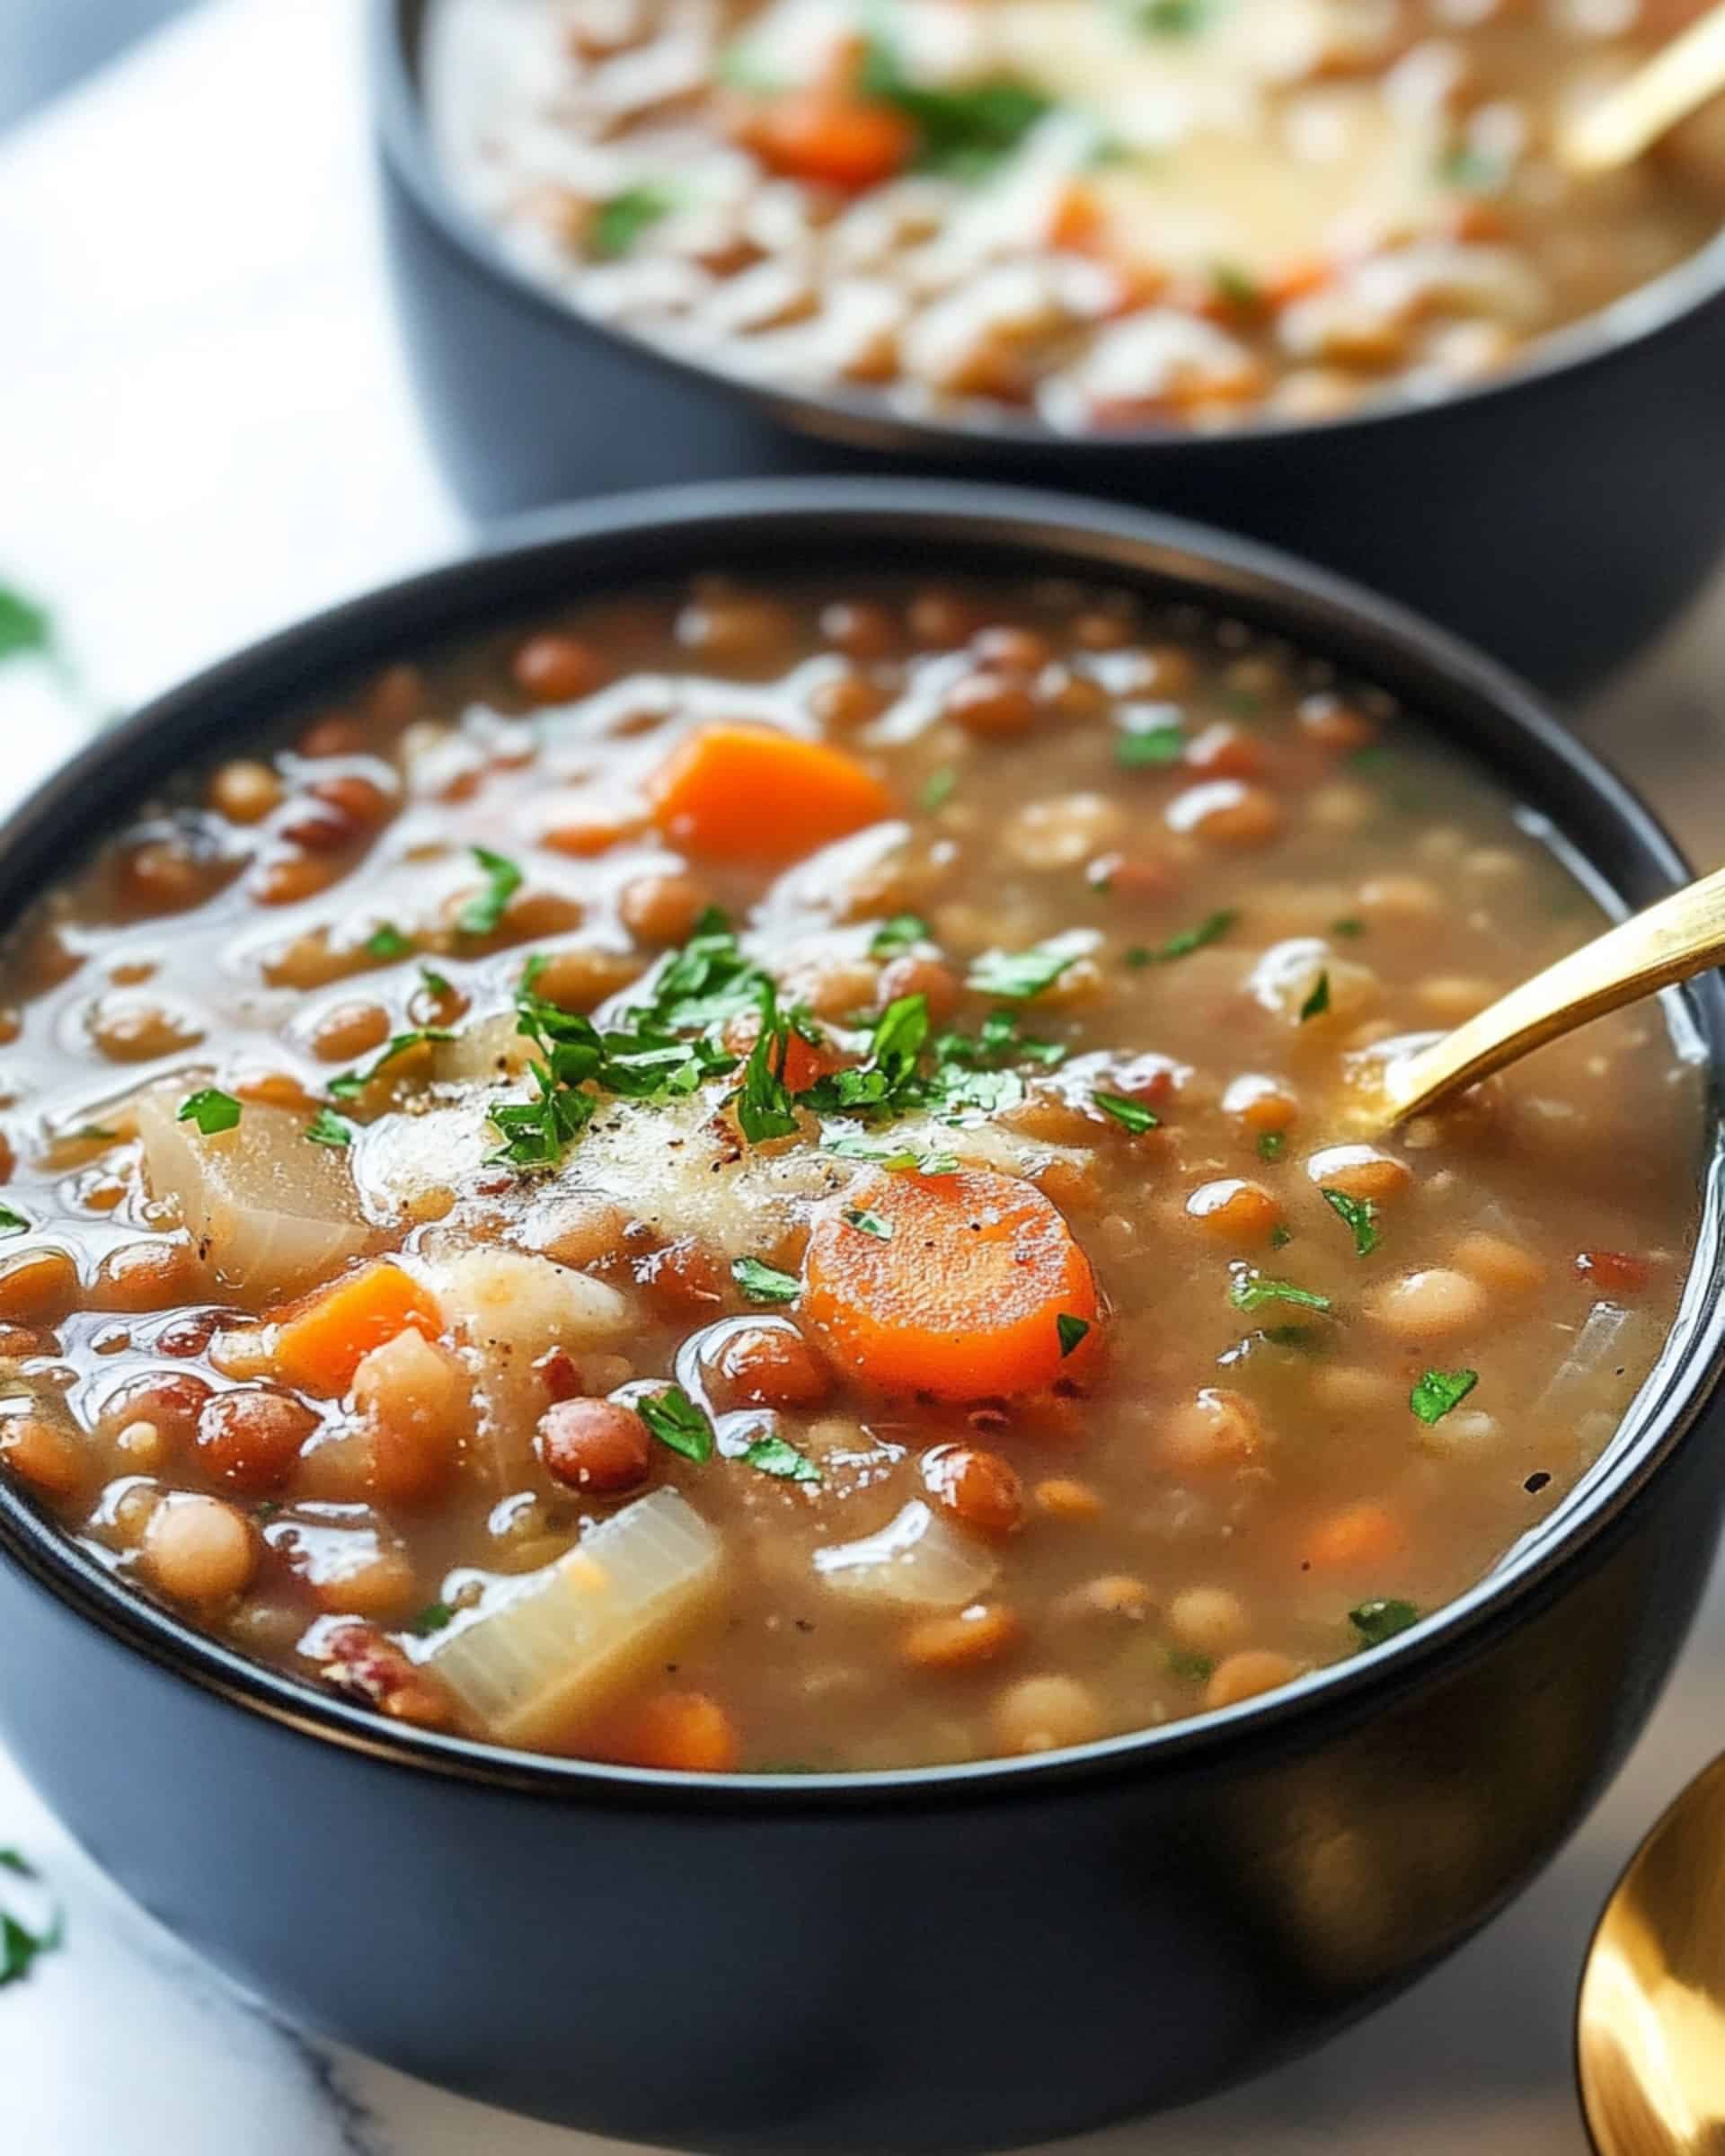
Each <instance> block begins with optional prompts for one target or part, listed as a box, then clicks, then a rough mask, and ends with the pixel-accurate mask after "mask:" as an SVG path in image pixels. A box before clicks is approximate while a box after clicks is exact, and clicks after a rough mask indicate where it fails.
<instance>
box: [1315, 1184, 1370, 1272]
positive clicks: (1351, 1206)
mask: <svg viewBox="0 0 1725 2156" xmlns="http://www.w3.org/2000/svg"><path fill="white" fill-rule="evenodd" d="M1318 1195H1319V1197H1322V1198H1323V1202H1324V1203H1325V1205H1327V1206H1329V1207H1330V1208H1331V1211H1332V1212H1335V1213H1338V1214H1340V1216H1341V1218H1342V1219H1343V1220H1345V1221H1346V1222H1347V1223H1348V1225H1349V1227H1350V1228H1351V1229H1352V1230H1353V1232H1354V1255H1355V1257H1357V1258H1369V1257H1370V1256H1371V1254H1372V1252H1373V1251H1374V1250H1376V1248H1377V1207H1376V1206H1374V1205H1373V1204H1372V1202H1371V1200H1370V1199H1369V1198H1364V1197H1349V1195H1348V1193H1347V1192H1346V1191H1345V1190H1332V1189H1331V1188H1330V1187H1329V1185H1328V1184H1327V1183H1326V1184H1325V1185H1324V1187H1323V1188H1322V1189H1321V1190H1320V1191H1319V1193H1318Z"/></svg>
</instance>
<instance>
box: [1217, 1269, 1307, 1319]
mask: <svg viewBox="0 0 1725 2156" xmlns="http://www.w3.org/2000/svg"><path fill="white" fill-rule="evenodd" d="M1228 1300H1229V1302H1230V1303H1233V1304H1234V1308H1235V1309H1236V1310H1261V1309H1262V1308H1263V1306H1264V1304H1265V1303H1297V1304H1298V1306H1299V1307H1300V1308H1301V1309H1302V1310H1328V1309H1329V1308H1330V1298H1329V1296H1328V1295H1321V1294H1318V1293H1317V1291H1316V1290H1315V1289H1314V1288H1310V1287H1296V1286H1295V1284H1294V1283H1293V1281H1291V1280H1270V1279H1267V1278H1266V1277H1264V1275H1263V1274H1262V1273H1242V1274H1241V1275H1240V1276H1239V1277H1237V1278H1236V1279H1235V1280H1234V1285H1233V1286H1231V1287H1230V1288H1229V1290H1228Z"/></svg>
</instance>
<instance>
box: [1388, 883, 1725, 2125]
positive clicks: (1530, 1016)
mask: <svg viewBox="0 0 1725 2156" xmlns="http://www.w3.org/2000/svg"><path fill="white" fill-rule="evenodd" d="M1722 960H1725V869H1716V870H1714V871H1713V873H1712V875H1711V876H1703V877H1702V878H1701V879H1699V880H1698V881H1697V882H1694V883H1691V884H1686V885H1685V887H1684V888H1683V889H1682V890H1680V891H1673V893H1672V894H1671V896H1670V897H1668V898H1661V899H1660V900H1659V904H1658V905H1657V906H1649V907H1648V908H1647V910H1646V911H1645V912H1644V913H1640V914H1634V915H1632V916H1631V917H1630V918H1629V919H1628V920H1627V921H1620V922H1619V923H1617V925H1616V927H1615V928H1608V929H1607V930H1606V932H1605V934H1604V935H1603V936H1596V937H1595V938H1594V940H1593V941H1592V942H1591V943H1584V944H1583V945H1582V946H1581V948H1580V950H1572V951H1570V954H1569V956H1568V957H1567V958H1563V959H1558V961H1557V963H1556V964H1555V965H1554V966H1548V967H1547V968H1545V970H1544V973H1536V974H1535V976H1534V977H1533V978H1532V980H1530V981H1523V983H1522V984H1521V985H1520V986H1519V987H1518V988H1512V989H1511V990H1510V991H1509V993H1508V995H1500V996H1499V998H1498V1000H1497V1002H1496V1003H1491V1004H1490V1005H1488V1006H1487V1008H1486V1009H1485V1010H1483V1011H1482V1012H1480V1013H1479V1014H1478V1015H1477V1017H1474V1018H1470V1019H1469V1020H1468V1021H1467V1022H1466V1024H1465V1025H1461V1026H1457V1027H1456V1028H1455V1031H1454V1032H1452V1033H1446V1034H1445V1035H1444V1036H1443V1037H1442V1038H1441V1039H1439V1040H1437V1041H1434V1042H1433V1043H1432V1045H1431V1046H1430V1047H1427V1048H1419V1049H1416V1050H1415V1051H1414V1052H1413V1053H1412V1054H1411V1055H1404V1056H1387V1057H1385V1059H1384V1062H1383V1065H1382V1067H1381V1070H1380V1072H1379V1073H1378V1077H1377V1082H1378V1084H1379V1085H1380V1086H1381V1089H1382V1100H1383V1104H1384V1111H1385V1113H1386V1118H1387V1120H1388V1121H1390V1122H1393V1123H1400V1122H1402V1121H1403V1120H1404V1119H1405V1118H1407V1117H1409V1116H1412V1115H1417V1114H1418V1113H1419V1111H1420V1109H1422V1108H1429V1107H1430V1106H1431V1104H1432V1102H1433V1101H1434V1100H1440V1099H1442V1097H1443V1096H1444V1095H1445V1094H1446V1093H1452V1092H1455V1091H1457V1089H1458V1088H1460V1087H1462V1086H1464V1085H1472V1084H1473V1083H1474V1082H1475V1081H1476V1080H1478V1079H1481V1078H1489V1077H1490V1076H1491V1073H1492V1072H1493V1071H1500V1070H1502V1068H1503V1067H1504V1065H1506V1064H1508V1063H1514V1062H1515V1061H1516V1060H1517V1058H1518V1057H1520V1056H1526V1054H1527V1053H1528V1052H1529V1051H1530V1050H1531V1049H1534V1048H1537V1047H1543V1046H1544V1043H1545V1042H1546V1041H1548V1040H1555V1039H1556V1038H1558V1036H1559V1035H1560V1034H1562V1033H1570V1032H1573V1031H1574V1029H1575V1028H1576V1027H1577V1026H1585V1025H1586V1024H1587V1023H1588V1021H1589V1020H1590V1019H1595V1018H1603V1017H1604V1016H1605V1014H1606V1012H1607V1011H1615V1010H1617V1009H1618V1008H1619V1007H1620V1006H1621V1005H1623V1004H1624V1003H1634V1002H1635V1001H1636V1000H1637V999H1638V998H1639V997H1641V996H1644V995H1651V994H1653V993H1654V992H1655V991H1656V990H1657V989H1660V988H1668V987H1669V986H1670V985H1671V984H1672V982H1673V981H1686V980H1687V979H1688V978H1689V976H1690V975H1691V974H1694V973H1704V972H1705V971H1706V969H1707V968H1709V967H1710V966H1717V965H1719V964H1720V963H1721V961H1722ZM1375 1105H1376V1104H1375ZM1721 2156H1725V2142H1721Z"/></svg>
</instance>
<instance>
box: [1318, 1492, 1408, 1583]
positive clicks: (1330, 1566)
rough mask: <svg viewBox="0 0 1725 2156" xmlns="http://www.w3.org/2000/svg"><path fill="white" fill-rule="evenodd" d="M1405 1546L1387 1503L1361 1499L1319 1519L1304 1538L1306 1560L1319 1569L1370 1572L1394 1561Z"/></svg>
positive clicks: (1403, 1534) (1404, 1539)
mask: <svg viewBox="0 0 1725 2156" xmlns="http://www.w3.org/2000/svg"><path fill="white" fill-rule="evenodd" d="M1407 1546H1408V1538H1407V1536H1406V1534H1405V1533H1403V1532H1402V1523H1401V1521H1400V1520H1399V1519H1398V1518H1397V1517H1396V1515H1394V1513H1393V1512H1392V1511H1391V1510H1390V1508H1389V1507H1388V1506H1386V1505H1376V1504H1373V1503H1371V1502H1369V1501H1363V1502H1361V1503H1360V1504H1358V1505H1348V1506H1344V1507H1342V1509H1341V1510H1340V1512H1335V1513H1331V1515H1330V1516H1329V1518H1328V1519H1325V1520H1322V1521H1320V1522H1319V1524H1318V1525H1317V1526H1316V1527H1315V1528H1314V1530H1313V1532H1312V1533H1311V1535H1310V1536H1309V1537H1308V1538H1307V1540H1306V1544H1305V1560H1306V1562H1307V1563H1308V1564H1309V1565H1311V1566H1312V1568H1313V1569H1314V1571H1319V1572H1373V1571H1377V1570H1380V1569H1381V1568H1383V1567H1384V1566H1385V1565H1391V1564H1393V1563H1394V1562H1395V1560H1396V1559H1397V1558H1399V1557H1400V1556H1401V1555H1402V1552H1403V1551H1405V1550H1406V1548H1407Z"/></svg>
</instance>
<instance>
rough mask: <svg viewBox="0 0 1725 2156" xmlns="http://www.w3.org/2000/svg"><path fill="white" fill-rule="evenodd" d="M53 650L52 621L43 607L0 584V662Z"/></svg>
mask: <svg viewBox="0 0 1725 2156" xmlns="http://www.w3.org/2000/svg"><path fill="white" fill-rule="evenodd" d="M53 649H54V622H53V617H52V616H51V615H50V614H49V611H48V609H47V608H46V607H45V606H39V605H37V604H36V602H35V601H34V600H33V599H27V598H26V597H25V596H24V595H23V593H22V592H21V591H15V590H13V588H12V587H11V586H10V585H6V584H0V660H3V659H8V658H27V657H33V656H35V655H37V654H40V655H42V656H44V657H46V656H48V655H49V654H51V653H52V651H53Z"/></svg>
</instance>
